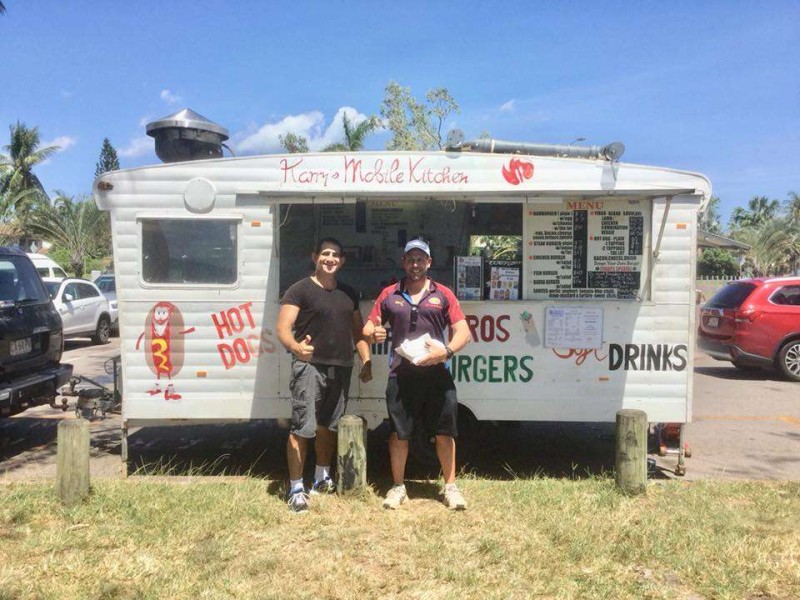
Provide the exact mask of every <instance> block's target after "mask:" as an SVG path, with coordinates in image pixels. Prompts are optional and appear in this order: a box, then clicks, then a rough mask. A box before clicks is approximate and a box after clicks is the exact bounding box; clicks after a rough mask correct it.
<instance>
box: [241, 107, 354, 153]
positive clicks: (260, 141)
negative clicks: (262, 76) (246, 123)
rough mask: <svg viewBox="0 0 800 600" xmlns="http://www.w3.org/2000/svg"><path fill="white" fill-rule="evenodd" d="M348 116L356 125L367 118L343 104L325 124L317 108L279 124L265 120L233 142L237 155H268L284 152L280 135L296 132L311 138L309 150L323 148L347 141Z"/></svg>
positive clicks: (286, 118)
mask: <svg viewBox="0 0 800 600" xmlns="http://www.w3.org/2000/svg"><path fill="white" fill-rule="evenodd" d="M344 115H347V118H348V119H350V121H351V122H352V123H353V124H354V125H358V124H359V123H361V122H362V121H364V120H365V119H366V118H367V116H366V115H364V114H361V113H360V112H358V111H357V110H356V109H355V108H352V107H350V106H343V107H341V108H340V109H339V110H337V111H336V115H334V117H333V120H332V121H331V122H330V124H328V125H327V126H325V116H324V115H323V114H322V113H321V112H320V111H318V110H313V111H309V112H307V113H301V114H299V115H288V116H286V117H284V118H283V119H281V120H280V121H278V122H276V123H265V124H264V125H261V126H260V127H258V126H254V127H252V128H251V129H250V130H248V131H241V132H238V133H236V134H234V136H233V139H232V141H233V143H234V146H235V148H236V151H237V154H266V153H270V152H281V151H283V147H282V146H281V143H280V141H279V139H278V138H279V136H285V135H286V134H287V133H294V134H295V135H301V136H303V137H305V138H306V140H308V148H309V150H312V151H315V150H321V149H322V148H324V147H325V146H328V145H329V144H334V143H336V142H341V141H343V140H344V130H343V128H342V121H343V117H344Z"/></svg>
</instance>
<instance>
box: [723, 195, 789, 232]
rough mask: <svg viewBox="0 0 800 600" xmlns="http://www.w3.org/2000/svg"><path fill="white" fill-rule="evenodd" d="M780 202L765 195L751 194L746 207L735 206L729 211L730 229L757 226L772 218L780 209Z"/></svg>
mask: <svg viewBox="0 0 800 600" xmlns="http://www.w3.org/2000/svg"><path fill="white" fill-rule="evenodd" d="M780 207H781V203H780V202H778V201H777V200H770V199H769V198H767V197H766V196H753V197H752V198H751V199H750V201H749V202H748V203H747V208H742V207H741V206H737V207H736V208H734V209H733V212H731V220H730V226H731V229H746V228H748V227H759V226H761V225H764V224H765V223H767V222H769V221H771V220H772V219H774V218H775V217H776V216H777V214H778V211H779V210H780Z"/></svg>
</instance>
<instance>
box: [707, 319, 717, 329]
mask: <svg viewBox="0 0 800 600" xmlns="http://www.w3.org/2000/svg"><path fill="white" fill-rule="evenodd" d="M707 324H708V326H709V327H719V317H708V322H707Z"/></svg>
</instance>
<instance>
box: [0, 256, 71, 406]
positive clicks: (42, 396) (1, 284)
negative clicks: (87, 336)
mask: <svg viewBox="0 0 800 600" xmlns="http://www.w3.org/2000/svg"><path fill="white" fill-rule="evenodd" d="M63 351H64V336H63V334H62V326H61V315H59V314H58V311H57V310H56V308H55V307H54V306H53V302H52V301H51V300H50V296H49V295H48V294H47V290H46V289H45V287H44V284H43V283H42V279H41V277H40V276H39V274H38V273H37V272H36V268H35V267H34V266H33V263H32V262H31V260H30V258H28V256H27V255H26V254H25V252H23V251H22V250H19V249H17V248H7V247H2V246H0V417H8V416H10V415H13V414H16V413H19V412H22V411H23V410H25V409H26V408H29V407H31V406H36V405H38V404H53V403H54V401H55V396H56V391H57V390H58V388H59V387H61V386H62V385H64V384H65V383H67V381H68V380H69V378H70V376H71V375H72V365H64V364H60V362H59V361H60V360H61V354H62V353H63Z"/></svg>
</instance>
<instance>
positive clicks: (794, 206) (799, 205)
mask: <svg viewBox="0 0 800 600" xmlns="http://www.w3.org/2000/svg"><path fill="white" fill-rule="evenodd" d="M786 212H787V215H788V217H789V219H790V220H791V221H792V222H794V223H800V194H798V193H797V192H789V199H788V200H787V201H786Z"/></svg>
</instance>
